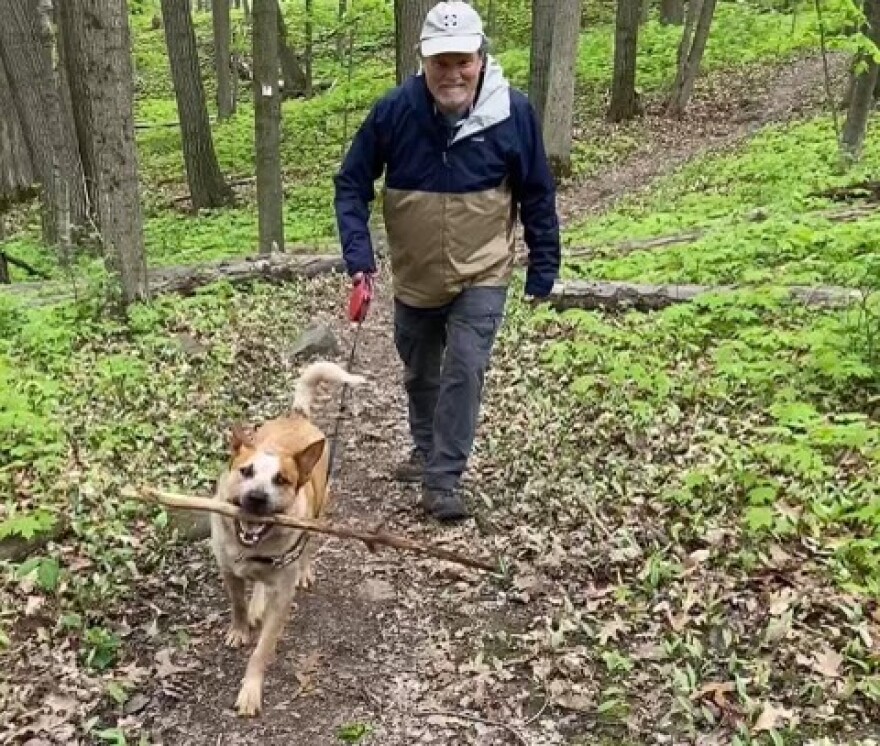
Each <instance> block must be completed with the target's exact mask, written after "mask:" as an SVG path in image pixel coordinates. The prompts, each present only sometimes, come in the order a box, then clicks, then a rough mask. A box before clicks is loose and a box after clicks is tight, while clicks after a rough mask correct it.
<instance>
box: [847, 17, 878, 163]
mask: <svg viewBox="0 0 880 746" xmlns="http://www.w3.org/2000/svg"><path fill="white" fill-rule="evenodd" d="M863 7H864V11H865V18H866V20H867V24H866V28H865V29H864V33H865V34H866V35H867V36H868V38H870V39H871V41H873V42H874V44H875V45H878V44H880V0H865V2H864V6H863ZM859 57H860V59H858V60H857V66H858V68H861V71H860V72H858V73H856V75H855V79H854V81H853V85H852V93H851V95H850V100H849V107H848V109H847V112H846V123H845V124H844V125H843V132H842V134H841V151H842V154H843V156H844V158H846V159H848V160H851V161H855V160H858V158H859V156H860V154H861V151H862V145H863V143H864V141H865V134H866V132H867V129H868V119H869V117H870V115H871V109H872V107H873V105H874V91H875V90H876V89H877V86H878V67H877V63H876V62H875V61H874V58H873V57H872V56H871V55H870V54H863V55H859Z"/></svg>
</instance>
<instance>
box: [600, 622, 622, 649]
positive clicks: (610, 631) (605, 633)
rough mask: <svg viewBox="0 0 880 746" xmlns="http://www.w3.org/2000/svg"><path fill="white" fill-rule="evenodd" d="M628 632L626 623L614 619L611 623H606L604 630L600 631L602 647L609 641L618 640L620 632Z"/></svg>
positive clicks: (603, 626)
mask: <svg viewBox="0 0 880 746" xmlns="http://www.w3.org/2000/svg"><path fill="white" fill-rule="evenodd" d="M625 631H626V623H625V622H622V621H621V620H620V619H617V618H615V619H612V620H611V621H609V622H606V623H605V624H603V625H602V629H600V630H599V635H598V637H599V643H600V644H601V645H605V644H606V643H607V642H608V640H616V639H617V635H618V634H619V633H620V632H625Z"/></svg>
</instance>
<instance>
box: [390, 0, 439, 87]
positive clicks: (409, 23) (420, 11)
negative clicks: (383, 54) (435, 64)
mask: <svg viewBox="0 0 880 746" xmlns="http://www.w3.org/2000/svg"><path fill="white" fill-rule="evenodd" d="M435 3H436V0H394V36H395V60H394V61H395V71H396V79H397V82H398V83H402V82H403V81H404V80H405V79H406V77H407V76H408V75H412V74H413V73H414V72H416V71H418V69H419V51H418V43H419V33H420V32H421V30H422V24H423V23H424V21H425V16H426V15H428V11H429V10H430V9H431V8H433V7H434V5H435Z"/></svg>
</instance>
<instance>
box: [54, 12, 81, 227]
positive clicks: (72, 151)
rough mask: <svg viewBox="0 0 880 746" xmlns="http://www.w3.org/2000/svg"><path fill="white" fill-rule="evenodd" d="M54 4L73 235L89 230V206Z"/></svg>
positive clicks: (64, 51)
mask: <svg viewBox="0 0 880 746" xmlns="http://www.w3.org/2000/svg"><path fill="white" fill-rule="evenodd" d="M60 1H61V0H56V3H55V33H56V40H57V41H56V50H57V54H58V61H57V81H58V96H59V102H58V103H59V106H60V107H61V110H60V123H61V128H62V141H63V143H64V150H63V158H64V164H65V165H64V169H65V170H64V173H65V182H66V184H67V187H68V188H69V190H70V193H69V195H68V208H69V209H70V225H71V228H72V229H73V231H74V234H75V236H77V237H78V235H79V234H80V233H82V232H83V231H86V230H87V229H88V227H89V218H90V207H89V198H88V192H87V190H86V177H85V172H84V170H83V162H82V156H81V154H80V149H79V142H78V140H77V134H76V121H75V120H74V114H73V100H72V96H71V88H70V71H69V68H68V63H67V52H66V44H65V41H64V33H65V32H64V24H63V23H62V22H61V11H60V10H59V9H58V3H59V2H60Z"/></svg>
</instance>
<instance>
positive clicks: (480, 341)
mask: <svg viewBox="0 0 880 746" xmlns="http://www.w3.org/2000/svg"><path fill="white" fill-rule="evenodd" d="M506 300H507V288H506V287H471V288H466V289H465V290H464V291H462V292H461V294H459V295H458V296H457V297H456V298H455V299H454V300H453V301H452V302H451V303H449V304H447V305H445V306H441V307H439V308H413V307H411V306H407V305H404V304H403V303H401V302H400V301H398V300H395V302H394V342H395V345H396V346H397V352H398V354H399V355H400V358H401V360H403V363H404V366H405V371H404V385H405V386H406V393H407V398H408V401H409V427H410V433H411V434H412V439H413V442H414V443H415V446H416V448H418V449H419V450H420V451H422V453H423V454H424V456H425V459H426V467H425V474H424V484H425V486H427V487H431V488H434V489H455V488H456V487H457V486H458V483H459V480H460V479H461V475H462V474H463V473H464V470H465V467H466V466H467V462H468V458H469V457H470V454H471V449H472V447H473V444H474V436H475V434H476V430H477V420H478V416H479V412H480V403H481V400H482V393H483V382H484V379H485V374H486V369H487V368H488V367H489V358H490V357H491V353H492V347H493V345H494V343H495V337H496V334H497V332H498V327H499V326H500V325H501V320H502V317H503V313H504V305H505V302H506Z"/></svg>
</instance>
